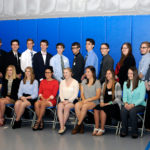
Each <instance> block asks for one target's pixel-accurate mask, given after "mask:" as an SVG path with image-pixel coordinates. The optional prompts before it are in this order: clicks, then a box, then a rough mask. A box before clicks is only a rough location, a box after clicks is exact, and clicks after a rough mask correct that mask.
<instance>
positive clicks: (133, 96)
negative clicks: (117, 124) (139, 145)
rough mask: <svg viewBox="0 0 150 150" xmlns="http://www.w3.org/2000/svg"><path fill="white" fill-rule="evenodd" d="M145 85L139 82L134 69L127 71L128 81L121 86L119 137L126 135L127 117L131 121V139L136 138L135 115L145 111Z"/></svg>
mask: <svg viewBox="0 0 150 150" xmlns="http://www.w3.org/2000/svg"><path fill="white" fill-rule="evenodd" d="M145 94H146V88H145V83H144V82H143V81H141V80H140V78H139V76H138V71H137V69H136V68H135V67H130V68H129V70H128V80H127V81H125V82H124V85H123V103H124V106H123V107H122V109H121V119H122V129H121V134H120V136H121V137H125V136H127V134H128V117H129V118H130V121H131V127H132V138H137V137H138V126H137V113H139V112H144V110H145V105H146V102H145Z"/></svg>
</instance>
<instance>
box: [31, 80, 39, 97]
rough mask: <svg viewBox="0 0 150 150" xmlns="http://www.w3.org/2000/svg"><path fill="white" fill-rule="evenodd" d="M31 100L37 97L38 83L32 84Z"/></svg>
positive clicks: (35, 81)
mask: <svg viewBox="0 0 150 150" xmlns="http://www.w3.org/2000/svg"><path fill="white" fill-rule="evenodd" d="M31 97H32V99H36V98H37V97H38V81H37V80H34V82H33V93H32V95H31Z"/></svg>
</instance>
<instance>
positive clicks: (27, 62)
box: [21, 49, 36, 72]
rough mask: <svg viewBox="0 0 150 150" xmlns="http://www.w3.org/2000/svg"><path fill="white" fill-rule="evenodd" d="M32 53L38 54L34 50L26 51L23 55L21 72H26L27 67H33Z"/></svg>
mask: <svg viewBox="0 0 150 150" xmlns="http://www.w3.org/2000/svg"><path fill="white" fill-rule="evenodd" d="M31 52H32V53H33V55H34V54H36V52H35V51H34V50H29V49H27V50H25V51H24V52H23V53H22V55H21V70H22V71H23V72H25V69H26V67H28V66H30V67H32V57H31Z"/></svg>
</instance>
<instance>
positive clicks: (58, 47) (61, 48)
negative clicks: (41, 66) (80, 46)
mask: <svg viewBox="0 0 150 150" xmlns="http://www.w3.org/2000/svg"><path fill="white" fill-rule="evenodd" d="M63 51H64V48H63V46H61V45H58V46H57V53H58V54H59V55H62V53H63Z"/></svg>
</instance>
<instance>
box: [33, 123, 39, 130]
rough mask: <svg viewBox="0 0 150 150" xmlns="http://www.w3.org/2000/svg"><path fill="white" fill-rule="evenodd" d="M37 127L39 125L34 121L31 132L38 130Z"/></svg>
mask: <svg viewBox="0 0 150 150" xmlns="http://www.w3.org/2000/svg"><path fill="white" fill-rule="evenodd" d="M39 125H40V123H39V122H37V121H36V122H35V124H34V126H33V127H32V130H33V131H37V130H39Z"/></svg>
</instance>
